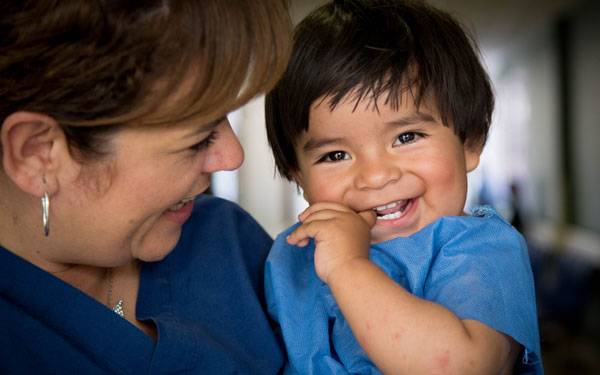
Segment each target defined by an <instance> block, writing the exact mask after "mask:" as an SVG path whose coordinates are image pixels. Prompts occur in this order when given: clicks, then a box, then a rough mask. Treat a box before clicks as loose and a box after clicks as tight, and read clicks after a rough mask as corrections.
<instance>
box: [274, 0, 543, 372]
mask: <svg viewBox="0 0 600 375" xmlns="http://www.w3.org/2000/svg"><path fill="white" fill-rule="evenodd" d="M492 110H493V94H492V90H491V87H490V83H489V79H488V76H487V74H486V73H485V71H484V69H483V68H482V66H481V63H480V62H479V59H478V55H477V52H476V47H475V46H474V43H473V42H472V40H471V39H470V38H469V37H468V36H467V34H466V33H465V31H464V30H463V29H462V28H461V26H460V25H459V24H458V23H457V21H456V20H454V19H453V18H452V17H451V16H450V15H448V14H447V13H445V12H443V11H440V10H437V9H435V8H433V7H431V6H429V5H427V4H425V3H423V2H417V1H414V2H413V1H393V0H371V1H367V0H351V1H334V2H332V3H329V4H326V5H324V6H322V7H321V8H319V9H317V10H315V11H314V12H312V13H311V14H310V15H309V16H308V17H307V18H306V19H305V20H304V21H303V22H302V23H301V24H299V25H298V26H297V29H296V33H295V38H294V50H293V53H292V59H291V62H290V65H289V67H288V70H287V72H286V74H285V75H284V77H283V79H282V80H281V81H280V83H279V84H278V85H277V87H276V88H275V89H274V90H273V91H272V92H271V93H269V94H268V95H267V98H266V118H267V131H268V137H269V143H270V145H271V147H272V149H273V152H274V155H275V161H276V164H277V167H278V169H279V171H280V172H281V174H282V175H283V176H284V177H286V178H287V179H290V180H293V181H295V182H296V183H297V184H298V185H299V186H300V187H301V188H302V190H303V192H304V197H305V198H306V200H307V201H308V202H309V204H310V206H309V208H307V209H306V210H305V211H304V212H302V213H301V214H300V216H299V219H300V223H298V224H296V225H294V226H292V227H291V228H290V229H288V230H286V231H285V232H284V233H282V234H281V235H280V236H278V238H277V240H276V242H275V244H274V246H273V248H272V250H271V253H270V255H269V258H268V261H267V266H266V276H265V281H266V293H267V302H268V306H269V312H270V313H271V316H272V317H273V319H274V320H275V321H276V322H277V323H278V324H279V326H280V329H281V333H282V336H283V339H284V341H285V344H286V348H287V351H288V358H289V364H288V366H287V370H286V371H287V372H288V373H298V374H331V373H335V374H337V373H340V374H344V373H361V374H375V373H380V371H381V372H384V373H393V374H399V373H403V374H422V373H427V374H430V373H443V374H446V373H456V374H468V373H484V374H508V373H513V372H516V373H520V372H521V373H523V372H527V373H542V372H543V370H542V365H541V357H540V346H539V334H538V327H537V317H536V307H535V293H534V285H533V277H532V274H531V267H530V264H529V258H528V252H527V247H526V244H525V242H524V240H523V238H522V236H521V235H520V234H519V233H518V232H517V231H516V230H515V229H514V228H513V227H511V226H510V225H509V224H508V223H507V222H506V221H504V220H503V219H502V218H501V217H500V216H499V215H498V214H497V213H496V212H495V211H494V210H493V209H492V208H489V207H478V208H476V209H475V210H474V212H473V213H472V214H471V215H467V214H465V213H464V212H463V210H464V205H465V199H466V193H467V173H468V172H470V171H472V170H474V169H475V168H476V167H477V165H478V163H479V156H480V154H481V151H482V148H483V146H484V144H485V140H486V137H487V133H488V129H489V125H490V120H491V114H492Z"/></svg>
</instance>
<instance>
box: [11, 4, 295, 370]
mask: <svg viewBox="0 0 600 375" xmlns="http://www.w3.org/2000/svg"><path fill="white" fill-rule="evenodd" d="M287 17H288V16H287V11H286V7H285V5H284V1H283V0H262V1H259V2H256V1H250V0H248V1H236V2H229V1H221V0H202V1H198V0H196V1H194V0H160V1H159V0H155V1H145V2H143V5H141V3H140V5H138V3H135V2H125V1H109V0H96V1H89V0H79V1H77V0H71V1H51V0H38V1H32V2H22V1H17V0H12V1H3V2H2V3H1V5H0V124H1V125H2V127H1V129H0V135H1V138H0V140H1V152H2V167H1V168H0V316H1V317H2V318H1V319H0V372H2V373H7V372H8V373H26V372H29V373H34V372H40V371H42V372H47V371H52V372H61V373H83V372H85V373H105V372H108V373H146V372H152V373H164V372H200V371H201V372H202V373H232V372H242V373H274V372H277V371H278V370H279V369H280V367H281V365H282V362H283V354H282V352H281V349H280V347H279V343H278V341H277V340H276V338H275V336H274V335H273V333H272V331H271V329H270V326H269V323H268V320H267V318H266V317H265V312H264V309H263V302H264V301H263V294H262V267H263V261H264V258H265V256H266V252H267V251H268V249H269V246H270V244H271V239H270V238H269V237H268V236H267V235H266V234H265V232H264V231H263V230H262V229H261V228H260V227H259V226H258V225H257V224H256V223H255V222H254V221H253V220H252V219H251V218H249V217H248V215H247V214H246V213H244V212H242V211H241V210H240V209H239V208H237V207H236V206H234V205H233V204H230V203H226V202H225V201H222V200H219V199H216V198H207V197H199V195H200V194H201V193H202V192H204V191H205V190H206V189H207V188H208V186H209V182H210V175H211V173H212V172H215V171H218V170H230V169H235V168H237V167H238V166H239V165H240V164H241V162H242V160H243V152H242V149H241V147H240V144H239V143H238V140H237V138H236V136H235V135H234V133H233V132H232V130H231V127H230V125H229V123H228V121H227V118H226V117H225V116H226V114H227V113H228V112H229V111H231V110H233V109H235V108H236V107H239V106H240V105H242V104H243V103H245V102H247V101H248V100H249V99H250V98H252V97H253V96H254V95H256V94H257V93H259V92H264V91H266V90H268V89H270V88H271V87H272V85H273V84H274V82H275V80H276V79H277V78H278V77H279V76H280V74H281V73H282V71H283V69H284V67H285V64H286V61H287V54H288V37H289V29H290V26H289V20H288V18H287ZM184 223H185V225H184Z"/></svg>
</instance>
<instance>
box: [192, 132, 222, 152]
mask: <svg viewBox="0 0 600 375" xmlns="http://www.w3.org/2000/svg"><path fill="white" fill-rule="evenodd" d="M217 136H218V133H217V131H216V130H213V131H211V132H210V133H209V134H208V136H207V137H206V138H204V139H203V140H201V141H200V142H198V143H196V144H193V145H191V146H190V147H189V149H190V150H192V151H193V152H194V153H198V152H200V151H203V150H206V149H207V148H209V147H210V146H211V145H212V144H213V143H214V141H215V140H216V139H217Z"/></svg>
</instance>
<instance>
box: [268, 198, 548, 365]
mask: <svg viewBox="0 0 600 375" xmlns="http://www.w3.org/2000/svg"><path fill="white" fill-rule="evenodd" d="M297 226H298V224H296V225H294V226H292V227H291V228H289V229H288V230H286V231H285V232H283V233H282V234H281V235H279V236H278V237H277V239H276V240H275V243H274V245H273V247H272V249H271V253H270V254H269V257H268V258H267V264H266V267H265V287H266V295H267V304H268V309H269V313H270V314H271V316H272V317H273V318H274V320H276V321H277V322H278V324H279V326H280V329H281V334H282V336H283V339H284V341H285V345H286V349H287V352H288V361H289V364H288V366H287V367H286V373H288V374H319V375H322V374H348V373H352V374H380V371H379V370H378V369H377V368H376V367H375V366H374V365H373V363H372V362H371V361H370V360H369V359H368V358H367V356H366V354H365V353H364V351H363V350H362V349H361V347H360V346H359V345H358V343H357V341H356V340H355V339H354V337H353V335H352V332H351V330H350V327H349V326H348V324H347V323H346V321H345V319H344V317H343V316H342V314H341V312H340V310H339V308H338V307H337V305H336V303H335V301H334V299H333V296H332V294H331V291H330V290H329V288H328V286H327V285H326V284H324V283H323V282H322V281H321V280H320V279H319V278H318V277H317V275H316V273H315V270H314V264H313V258H314V243H313V242H312V241H311V243H310V245H309V246H308V247H306V248H297V247H294V246H291V245H289V244H287V242H286V241H285V238H286V236H287V235H288V234H289V233H290V232H291V231H293V230H294V229H295V228H296V227H297ZM369 257H370V259H371V260H372V261H373V262H374V263H375V264H377V265H378V266H379V267H380V268H381V269H383V270H384V271H385V272H386V274H387V275H388V276H390V277H391V278H392V279H393V280H395V281H396V282H397V283H398V284H400V285H402V286H403V287H404V288H406V289H407V290H408V291H410V292H411V293H412V294H414V295H416V296H418V297H421V298H424V299H426V300H429V301H434V302H437V303H439V304H441V305H443V306H445V307H446V308H448V309H449V310H451V311H452V312H454V313H455V314H456V315H457V316H458V317H460V318H461V319H475V320H478V321H480V322H482V323H484V324H486V325H488V326H489V327H492V328H494V329H495V330H497V331H499V332H503V333H505V334H507V335H508V336H510V337H512V338H513V339H514V340H516V341H517V342H518V343H520V344H521V345H522V346H523V347H524V348H525V350H524V351H523V356H522V358H521V360H520V361H519V363H518V364H517V367H518V368H517V370H516V373H523V374H524V373H532V374H540V373H543V369H542V364H541V357H540V343H539V333H538V326H537V314H536V307H535V291H534V284H533V275H532V273H531V266H530V264H529V256H528V252H527V247H526V244H525V242H524V240H523V238H522V236H521V235H520V234H519V233H518V232H517V231H516V230H515V229H514V228H513V227H511V226H510V224H508V223H507V222H506V221H504V219H502V218H501V217H500V216H499V215H498V214H497V213H496V212H495V211H494V210H493V209H491V208H489V207H479V208H477V209H476V210H475V211H474V212H473V215H472V216H460V217H458V216H457V217H443V218H441V219H439V220H437V221H435V222H434V223H432V224H430V225H428V226H427V227H425V228H423V229H422V230H420V231H419V232H417V233H415V234H413V235H412V236H410V237H400V238H396V239H392V240H389V241H385V242H382V243H378V244H375V245H372V247H371V249H370V253H369Z"/></svg>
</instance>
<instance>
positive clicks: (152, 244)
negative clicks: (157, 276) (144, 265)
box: [133, 226, 181, 262]
mask: <svg viewBox="0 0 600 375" xmlns="http://www.w3.org/2000/svg"><path fill="white" fill-rule="evenodd" d="M174 232H176V233H174ZM180 237H181V227H179V226H178V228H176V229H174V230H173V231H172V232H171V233H162V234H161V235H159V234H158V233H153V235H151V236H149V237H147V238H146V239H145V240H144V242H143V243H142V246H140V247H139V248H138V250H137V251H135V252H134V254H133V257H134V258H136V259H138V260H141V261H143V262H158V261H161V260H163V259H164V258H165V257H166V256H167V255H169V254H170V253H171V251H173V249H174V248H175V246H177V243H178V242H179V238H180Z"/></svg>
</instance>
